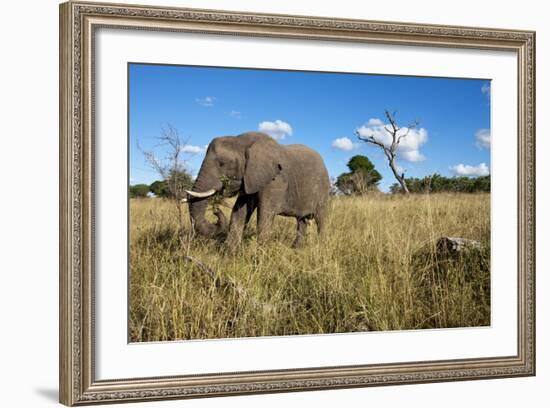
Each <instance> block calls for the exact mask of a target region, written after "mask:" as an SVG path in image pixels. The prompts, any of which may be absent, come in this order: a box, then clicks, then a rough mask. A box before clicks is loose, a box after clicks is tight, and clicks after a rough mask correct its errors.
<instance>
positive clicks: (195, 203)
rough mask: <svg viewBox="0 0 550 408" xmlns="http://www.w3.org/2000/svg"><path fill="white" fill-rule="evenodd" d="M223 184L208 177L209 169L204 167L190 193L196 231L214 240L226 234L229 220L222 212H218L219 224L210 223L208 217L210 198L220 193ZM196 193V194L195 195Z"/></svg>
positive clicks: (190, 212)
mask: <svg viewBox="0 0 550 408" xmlns="http://www.w3.org/2000/svg"><path fill="white" fill-rule="evenodd" d="M221 188H222V183H221V181H219V180H218V179H216V178H215V177H212V176H209V175H208V167H207V166H204V164H203V166H202V168H201V170H200V172H199V175H198V176H197V180H196V181H195V184H194V185H193V189H192V192H191V193H188V202H189V214H190V216H191V223H192V224H193V227H194V229H195V231H196V232H197V233H199V234H201V235H204V236H207V237H210V238H214V237H217V236H219V235H220V234H222V233H223V232H225V230H226V229H227V220H226V218H225V216H224V215H223V213H222V212H221V211H216V212H215V215H216V217H217V218H218V222H217V223H215V224H214V223H211V222H209V221H208V220H207V219H206V217H205V213H206V207H207V206H208V197H210V196H212V195H213V194H215V192H217V191H220V190H221ZM193 193H194V194H193Z"/></svg>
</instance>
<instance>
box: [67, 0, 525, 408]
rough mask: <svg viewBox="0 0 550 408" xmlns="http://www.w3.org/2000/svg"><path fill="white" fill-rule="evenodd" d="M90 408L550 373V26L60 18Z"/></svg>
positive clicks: (127, 13) (175, 11) (70, 6)
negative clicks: (541, 273)
mask: <svg viewBox="0 0 550 408" xmlns="http://www.w3.org/2000/svg"><path fill="white" fill-rule="evenodd" d="M60 157H61V159H60V237H61V238H60V400H61V402H62V403H64V404H66V405H79V404H90V403H107V402H127V401H145V400H153V399H154V400H158V399H174V398H193V397H205V396H221V395H234V394H252V393H266V392H282V391H305V390H316V389H333V388H345V387H363V386H374V385H392V384H409V383H423V382H435V381H451V380H473V379H487V378H503V377H516V376H531V375H534V374H535V33H534V32H532V31H516V30H506V29H493V28H469V27H455V26H443V25H441V26H435V25H421V24H415V23H396V22H374V21H362V20H344V19H332V18H319V17H306V16H288V15H267V14H250V13H242V12H233V11H214V10H198V9H182V8H165V7H152V6H151V7H149V6H136V5H121V4H118V5H106V4H99V3H97V4H96V3H89V2H68V3H64V4H62V5H61V6H60Z"/></svg>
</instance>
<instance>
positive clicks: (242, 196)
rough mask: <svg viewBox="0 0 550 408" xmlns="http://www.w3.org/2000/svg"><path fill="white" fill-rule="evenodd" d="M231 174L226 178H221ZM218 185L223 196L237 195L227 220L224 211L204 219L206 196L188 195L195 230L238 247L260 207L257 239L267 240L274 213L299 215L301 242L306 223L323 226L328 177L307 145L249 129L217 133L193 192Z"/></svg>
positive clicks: (320, 161)
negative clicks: (223, 134) (282, 142)
mask: <svg viewBox="0 0 550 408" xmlns="http://www.w3.org/2000/svg"><path fill="white" fill-rule="evenodd" d="M223 179H225V180H228V181H226V182H225V183H222V181H221V180H223ZM210 189H215V190H216V192H218V193H221V194H222V195H223V196H224V197H232V196H235V195H236V196H237V200H236V202H235V205H234V206H233V210H232V212H231V220H230V222H229V226H227V221H226V219H225V217H224V216H223V214H222V213H221V211H219V212H218V213H217V214H216V215H217V217H218V222H217V223H216V224H213V223H210V222H209V221H207V220H206V219H205V216H204V215H205V211H206V208H207V201H208V199H207V198H203V199H201V198H195V197H191V196H189V197H188V200H189V213H190V215H191V221H192V223H193V225H194V227H195V230H196V231H197V232H198V233H200V234H202V235H205V236H208V237H217V236H223V235H225V233H226V232H227V238H226V243H227V245H228V247H229V248H230V249H233V250H234V249H235V248H236V246H238V245H239V243H240V242H241V238H242V235H243V231H244V228H245V226H246V224H247V223H248V221H249V220H250V217H251V216H252V213H253V212H254V210H257V224H258V241H259V242H263V241H265V240H266V238H267V236H268V234H269V230H270V228H271V225H272V223H273V218H274V217H275V216H276V215H284V216H288V217H295V218H296V220H297V234H296V239H295V241H294V246H298V245H300V244H301V242H302V240H303V237H304V234H305V230H306V227H307V224H308V223H309V221H310V220H311V219H314V220H315V222H316V224H317V231H318V233H319V234H320V233H321V232H322V230H323V226H324V222H325V216H326V212H327V202H328V195H329V189H330V181H329V176H328V172H327V169H326V167H325V165H324V163H323V159H322V158H321V156H320V155H319V154H318V153H317V152H315V151H313V150H311V149H310V148H308V147H306V146H303V145H280V144H278V143H277V142H276V141H275V140H273V139H272V138H271V137H269V136H267V135H265V134H263V133H259V132H248V133H243V134H241V135H239V136H226V137H218V138H215V139H214V140H212V142H211V143H210V145H209V146H208V150H207V152H206V157H205V158H204V161H203V162H202V165H201V169H200V171H199V174H198V176H197V179H196V181H195V184H194V186H193V190H192V191H193V192H205V191H208V190H210Z"/></svg>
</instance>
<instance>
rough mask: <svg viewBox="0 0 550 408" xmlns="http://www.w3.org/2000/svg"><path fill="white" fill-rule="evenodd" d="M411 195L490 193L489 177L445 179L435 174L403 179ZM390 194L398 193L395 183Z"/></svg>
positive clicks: (398, 189)
mask: <svg viewBox="0 0 550 408" xmlns="http://www.w3.org/2000/svg"><path fill="white" fill-rule="evenodd" d="M405 182H406V183H407V188H408V189H409V191H410V192H411V193H441V192H447V193H478V192H485V193H490V192H491V176H480V177H445V176H441V175H439V174H437V173H435V174H432V175H431V176H426V177H423V178H416V177H409V178H406V179H405ZM390 191H391V192H392V193H400V192H401V186H400V185H399V184H397V183H394V184H392V186H391V187H390Z"/></svg>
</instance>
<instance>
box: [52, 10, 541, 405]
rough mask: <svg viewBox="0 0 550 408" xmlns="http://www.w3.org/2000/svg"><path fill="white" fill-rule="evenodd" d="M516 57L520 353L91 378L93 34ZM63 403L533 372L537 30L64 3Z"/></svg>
mask: <svg viewBox="0 0 550 408" xmlns="http://www.w3.org/2000/svg"><path fill="white" fill-rule="evenodd" d="M105 26H109V27H117V28H121V29H122V28H134V29H146V30H166V31H180V32H181V31H184V32H200V33H216V34H228V35H243V36H262V37H285V38H302V39H323V40H334V41H359V42H376V43H382V44H400V45H429V46H441V47H456V48H476V49H489V50H506V51H513V52H515V53H516V54H517V57H518V58H517V60H518V161H519V171H518V205H519V209H518V217H519V222H518V224H519V227H518V350H517V354H516V355H513V356H502V357H494V358H481V359H461V360H445V361H427V362H416V363H398V364H378V365H368V366H365V365H363V366H344V367H320V368H311V369H310V368H308V369H293V370H277V371H262V372H252V373H239V374H235V373H233V374H211V375H192V376H176V377H162V378H160V377H156V378H134V379H114V380H102V381H99V380H96V379H95V376H94V341H93V340H94V316H93V305H94V290H93V287H94V247H93V231H94V224H93V214H94V207H93V197H94V179H93V166H94V144H93V143H94V135H93V132H94V128H93V120H92V119H93V109H94V105H93V103H94V101H93V46H94V32H95V29H96V28H98V27H105ZM59 218H60V255H59V261H60V303H59V309H60V333H59V336H60V341H59V354H60V379H59V383H60V393H59V394H60V402H62V403H63V404H66V405H80V404H90V403H106V402H117V401H118V402H122V401H144V400H153V399H169V398H188V397H204V396H220V395H235V394H251V393H265V392H282V391H299V390H315V389H331V388H345V387H362V386H371V385H389V384H407V383H423V382H435V381H450V380H468V379H482V378H498V377H516V376H530V375H534V374H535V33H534V32H532V31H517V30H514V31H512V30H502V29H489V28H470V27H456V26H442V25H422V24H411V23H395V22H375V21H362V20H350V19H332V18H319V17H304V16H290V15H269V14H251V13H242V12H229V11H214V10H199V9H183V8H165V7H162V8H161V7H149V6H136V5H125V4H124V5H123V4H100V3H84V2H68V3H64V4H61V5H60V217H59Z"/></svg>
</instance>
